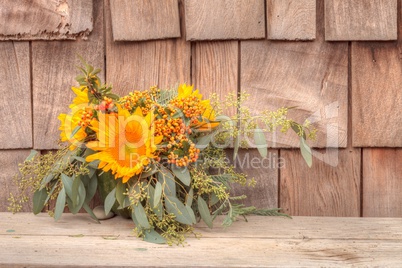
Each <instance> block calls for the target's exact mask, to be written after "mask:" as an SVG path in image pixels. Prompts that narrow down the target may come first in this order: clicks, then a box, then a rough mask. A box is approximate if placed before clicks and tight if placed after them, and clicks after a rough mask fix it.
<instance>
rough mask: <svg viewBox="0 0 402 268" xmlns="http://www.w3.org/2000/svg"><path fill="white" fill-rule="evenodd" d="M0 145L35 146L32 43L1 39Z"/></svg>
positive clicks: (7, 147) (15, 146)
mask: <svg viewBox="0 0 402 268" xmlns="http://www.w3.org/2000/svg"><path fill="white" fill-rule="evenodd" d="M0 62H1V63H2V64H0V81H2V82H1V83H2V85H1V86H2V90H1V92H2V97H1V98H0V118H1V119H2V124H3V127H2V128H1V130H0V148H1V149H10V148H30V147H32V110H31V108H32V107H31V73H30V67H29V43H28V42H11V41H8V42H0Z"/></svg>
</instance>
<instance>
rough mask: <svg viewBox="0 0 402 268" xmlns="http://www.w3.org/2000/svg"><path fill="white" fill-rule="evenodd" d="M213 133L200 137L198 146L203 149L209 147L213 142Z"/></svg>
mask: <svg viewBox="0 0 402 268" xmlns="http://www.w3.org/2000/svg"><path fill="white" fill-rule="evenodd" d="M213 135H214V134H213V133H211V134H208V135H205V136H202V137H200V138H199V139H198V140H197V144H196V147H197V148H198V149H200V150H201V151H202V150H204V149H205V148H207V147H208V144H209V143H210V142H211V140H212V137H213Z"/></svg>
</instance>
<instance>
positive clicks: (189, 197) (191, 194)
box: [186, 188, 194, 208]
mask: <svg viewBox="0 0 402 268" xmlns="http://www.w3.org/2000/svg"><path fill="white" fill-rule="evenodd" d="M193 199H194V191H193V188H191V189H190V191H188V193H187V197H186V207H190V208H191V205H192V204H193Z"/></svg>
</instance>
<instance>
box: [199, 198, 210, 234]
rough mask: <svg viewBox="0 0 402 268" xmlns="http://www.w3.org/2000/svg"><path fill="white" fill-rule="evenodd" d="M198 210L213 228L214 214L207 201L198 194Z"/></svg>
mask: <svg viewBox="0 0 402 268" xmlns="http://www.w3.org/2000/svg"><path fill="white" fill-rule="evenodd" d="M198 211H199V212H200V215H201V219H202V220H203V221H204V222H205V223H206V224H207V225H208V227H209V228H211V229H212V216H211V213H210V212H209V208H208V205H207V202H205V200H204V199H202V197H201V196H200V195H199V196H198Z"/></svg>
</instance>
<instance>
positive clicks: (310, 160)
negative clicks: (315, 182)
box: [300, 137, 313, 167]
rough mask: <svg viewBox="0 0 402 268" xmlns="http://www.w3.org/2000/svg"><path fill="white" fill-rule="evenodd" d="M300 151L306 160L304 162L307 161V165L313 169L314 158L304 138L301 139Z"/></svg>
mask: <svg viewBox="0 0 402 268" xmlns="http://www.w3.org/2000/svg"><path fill="white" fill-rule="evenodd" d="M300 151H301V154H302V156H303V158H304V161H306V163H307V165H308V166H309V167H311V166H312V165H313V156H312V154H311V149H310V147H309V146H308V145H307V143H306V141H305V140H304V139H303V137H300Z"/></svg>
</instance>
